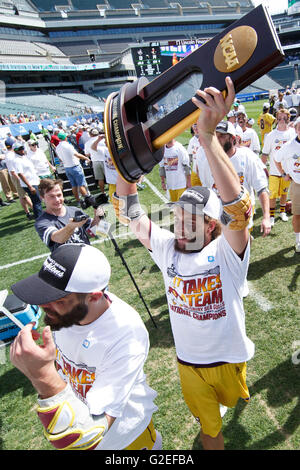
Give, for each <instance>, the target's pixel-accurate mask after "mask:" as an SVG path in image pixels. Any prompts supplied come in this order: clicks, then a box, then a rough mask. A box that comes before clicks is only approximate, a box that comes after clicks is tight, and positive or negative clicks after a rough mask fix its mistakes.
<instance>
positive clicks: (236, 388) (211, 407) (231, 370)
mask: <svg viewBox="0 0 300 470" xmlns="http://www.w3.org/2000/svg"><path fill="white" fill-rule="evenodd" d="M246 367H247V365H246V362H241V363H239V364H223V365H220V366H216V367H208V368H203V367H194V366H190V365H183V364H180V363H178V369H179V375H180V380H181V389H182V393H183V396H184V399H185V402H186V404H187V406H188V407H189V410H190V411H191V413H192V414H193V416H194V417H195V418H196V419H197V421H199V422H200V424H201V428H202V431H203V432H204V434H208V435H209V436H211V437H216V436H217V435H218V434H219V432H220V431H221V428H222V418H221V414H220V404H222V405H224V406H227V407H228V408H233V407H234V406H235V405H236V403H237V401H238V399H239V398H243V399H244V400H246V401H248V400H249V399H250V394H249V390H248V387H247V385H246Z"/></svg>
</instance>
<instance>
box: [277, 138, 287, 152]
mask: <svg viewBox="0 0 300 470" xmlns="http://www.w3.org/2000/svg"><path fill="white" fill-rule="evenodd" d="M275 143H276V144H277V145H276V147H275V150H280V149H281V147H282V146H283V144H286V143H287V140H277V139H276V140H275Z"/></svg>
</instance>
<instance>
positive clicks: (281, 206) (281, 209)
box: [280, 204, 285, 214]
mask: <svg viewBox="0 0 300 470" xmlns="http://www.w3.org/2000/svg"><path fill="white" fill-rule="evenodd" d="M283 212H285V204H284V205H283V204H280V214H282V213H283Z"/></svg>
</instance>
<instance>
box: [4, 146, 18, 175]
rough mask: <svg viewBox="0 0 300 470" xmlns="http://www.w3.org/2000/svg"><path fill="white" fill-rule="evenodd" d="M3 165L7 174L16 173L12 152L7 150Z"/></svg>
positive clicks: (14, 155) (14, 158) (13, 153)
mask: <svg viewBox="0 0 300 470" xmlns="http://www.w3.org/2000/svg"><path fill="white" fill-rule="evenodd" d="M5 163H6V167H7V169H8V171H9V173H11V172H12V171H16V154H15V152H14V151H13V150H8V151H7V152H6V154H5Z"/></svg>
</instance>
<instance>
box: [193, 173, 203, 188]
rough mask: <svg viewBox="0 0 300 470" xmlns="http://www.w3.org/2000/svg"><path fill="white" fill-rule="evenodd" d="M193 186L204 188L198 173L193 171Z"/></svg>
mask: <svg viewBox="0 0 300 470" xmlns="http://www.w3.org/2000/svg"><path fill="white" fill-rule="evenodd" d="M191 185H192V186H202V183H201V181H200V178H199V176H198V173H195V172H194V171H192V173H191Z"/></svg>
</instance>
